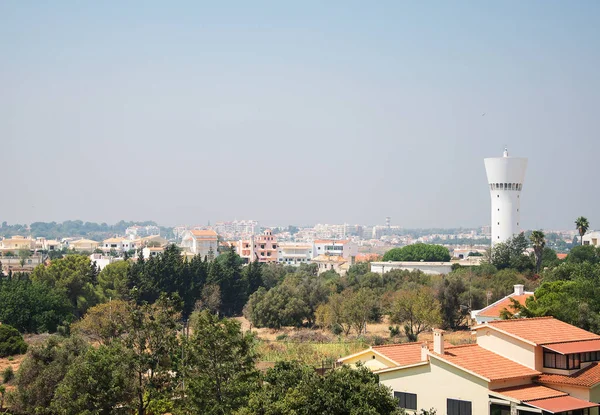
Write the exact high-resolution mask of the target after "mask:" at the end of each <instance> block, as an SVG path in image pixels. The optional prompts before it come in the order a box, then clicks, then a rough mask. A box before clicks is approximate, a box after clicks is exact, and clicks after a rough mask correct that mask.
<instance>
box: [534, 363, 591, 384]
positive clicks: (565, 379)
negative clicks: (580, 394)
mask: <svg viewBox="0 0 600 415" xmlns="http://www.w3.org/2000/svg"><path fill="white" fill-rule="evenodd" d="M536 382H539V383H542V384H552V385H574V386H584V387H587V388H591V387H592V386H594V385H597V384H599V383H600V366H599V365H598V363H592V364H591V365H589V366H588V367H586V368H583V369H581V370H580V371H578V372H576V373H574V374H572V375H557V374H550V373H544V374H542V375H540V376H538V377H537V380H536Z"/></svg>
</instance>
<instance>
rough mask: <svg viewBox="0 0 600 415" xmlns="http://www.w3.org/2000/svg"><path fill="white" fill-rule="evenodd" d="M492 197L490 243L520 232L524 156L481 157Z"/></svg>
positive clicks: (506, 152) (505, 153) (525, 160)
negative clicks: (483, 158)
mask: <svg viewBox="0 0 600 415" xmlns="http://www.w3.org/2000/svg"><path fill="white" fill-rule="evenodd" d="M484 162H485V170H486V173H487V178H488V185H489V187H490V195H491V198H492V246H493V245H494V244H496V243H499V242H504V241H506V240H507V239H509V238H511V237H512V236H513V235H515V234H517V233H519V229H521V224H520V219H519V218H520V216H521V213H520V204H521V190H522V188H523V181H524V180H525V170H526V169H527V159H526V158H517V157H509V156H508V150H506V149H504V155H503V156H502V157H494V158H487V159H485V160H484Z"/></svg>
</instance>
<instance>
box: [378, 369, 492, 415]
mask: <svg viewBox="0 0 600 415" xmlns="http://www.w3.org/2000/svg"><path fill="white" fill-rule="evenodd" d="M379 380H380V382H381V384H383V385H385V386H389V387H390V388H391V389H392V391H396V392H409V393H415V394H417V407H418V408H419V409H430V408H435V409H437V413H438V414H440V415H442V414H445V413H446V399H447V398H450V399H459V400H463V401H471V402H472V408H473V414H477V415H480V414H481V415H484V414H488V413H489V397H488V383H487V382H486V381H485V380H483V379H480V378H478V377H476V376H473V375H470V374H468V373H465V372H462V371H461V370H459V369H456V368H455V367H453V366H451V365H449V364H447V363H445V362H442V361H439V360H437V359H435V358H432V359H431V361H430V364H429V365H426V366H417V367H414V368H409V369H404V370H398V371H393V372H387V373H380V374H379Z"/></svg>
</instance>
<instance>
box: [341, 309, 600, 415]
mask: <svg viewBox="0 0 600 415" xmlns="http://www.w3.org/2000/svg"><path fill="white" fill-rule="evenodd" d="M474 332H475V335H476V338H477V342H476V343H474V344H468V345H460V346H453V345H450V344H448V343H446V342H445V341H444V332H443V331H442V330H434V340H433V344H427V343H406V344H399V345H386V346H373V347H371V348H369V349H367V350H364V351H362V352H359V353H356V354H354V355H351V356H347V357H344V358H342V359H340V360H339V362H340V363H344V364H350V365H355V364H357V363H358V362H361V363H362V364H364V365H365V366H366V367H368V368H369V369H371V370H372V371H373V372H374V373H377V374H378V375H379V380H380V382H381V383H382V384H383V385H386V386H388V387H390V389H391V390H392V392H393V393H394V395H395V396H396V397H397V398H398V399H399V402H400V405H401V407H403V408H406V409H407V410H408V412H409V413H411V412H413V411H416V410H420V409H430V408H434V409H436V410H437V413H438V414H446V415H486V414H489V415H513V414H515V415H517V414H561V415H598V406H599V405H598V402H599V401H600V367H599V366H598V361H600V336H598V335H596V334H593V333H590V332H588V331H585V330H582V329H579V328H577V327H574V326H571V325H569V324H566V323H563V322H561V321H559V320H556V319H554V318H552V317H545V318H533V319H515V320H500V321H490V322H487V323H484V324H481V325H479V326H476V327H475V328H474Z"/></svg>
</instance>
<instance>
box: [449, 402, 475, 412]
mask: <svg viewBox="0 0 600 415" xmlns="http://www.w3.org/2000/svg"><path fill="white" fill-rule="evenodd" d="M446 413H447V414H448V415H473V410H472V405H471V402H470V401H459V400H458V399H447V400H446Z"/></svg>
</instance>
